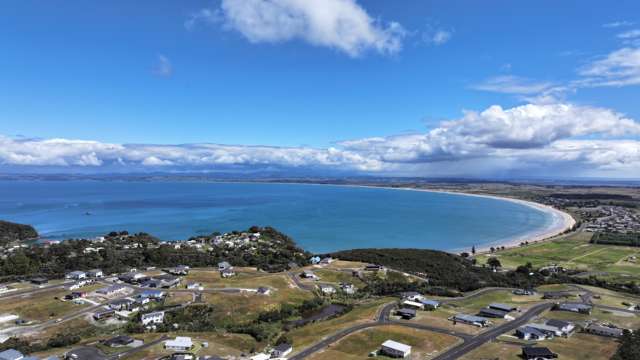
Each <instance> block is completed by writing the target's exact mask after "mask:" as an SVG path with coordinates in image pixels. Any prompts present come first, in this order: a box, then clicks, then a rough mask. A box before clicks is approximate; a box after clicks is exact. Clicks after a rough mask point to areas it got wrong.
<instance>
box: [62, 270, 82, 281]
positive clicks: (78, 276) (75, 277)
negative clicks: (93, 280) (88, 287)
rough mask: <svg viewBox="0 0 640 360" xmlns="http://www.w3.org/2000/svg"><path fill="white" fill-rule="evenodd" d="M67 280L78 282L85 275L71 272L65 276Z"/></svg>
mask: <svg viewBox="0 0 640 360" xmlns="http://www.w3.org/2000/svg"><path fill="white" fill-rule="evenodd" d="M65 277H66V278H67V279H72V280H80V279H84V278H86V277H87V273H86V272H84V271H72V272H70V273H68V274H67V276H65Z"/></svg>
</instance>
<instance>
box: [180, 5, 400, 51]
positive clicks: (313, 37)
mask: <svg viewBox="0 0 640 360" xmlns="http://www.w3.org/2000/svg"><path fill="white" fill-rule="evenodd" d="M198 21H207V22H215V23H222V24H223V26H224V28H226V29H229V30H235V31H238V32H239V33H240V34H242V35H243V36H244V37H245V38H247V40H249V41H250V42H253V43H262V42H266V43H278V42H285V41H291V40H302V41H305V42H308V43H310V44H312V45H315V46H324V47H330V48H334V49H337V50H339V51H342V52H344V53H346V54H348V55H349V56H352V57H356V56H359V55H361V54H362V53H363V52H365V51H367V50H374V51H377V52H379V53H383V54H394V53H397V52H398V51H400V50H401V48H402V40H403V38H404V37H405V36H406V31H405V30H404V28H403V27H402V26H401V25H400V24H399V23H397V22H390V23H388V24H383V23H382V22H381V21H379V20H375V19H373V18H372V17H371V16H370V15H369V14H368V13H367V12H366V10H365V9H364V8H362V7H361V6H360V5H359V4H357V3H356V1H355V0H222V3H221V6H220V8H219V9H215V10H209V9H204V10H201V11H200V12H198V13H196V14H193V15H192V16H191V17H190V18H189V19H188V20H187V22H186V23H185V26H186V27H187V28H188V29H190V28H193V26H194V25H195V24H196V23H197V22H198Z"/></svg>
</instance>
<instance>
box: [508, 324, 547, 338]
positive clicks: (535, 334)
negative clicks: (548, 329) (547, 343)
mask: <svg viewBox="0 0 640 360" xmlns="http://www.w3.org/2000/svg"><path fill="white" fill-rule="evenodd" d="M516 336H517V337H518V338H520V339H523V340H545V339H547V338H553V335H548V334H547V333H544V332H542V331H540V330H538V329H536V328H534V327H531V326H527V325H525V326H521V327H519V328H518V329H517V330H516Z"/></svg>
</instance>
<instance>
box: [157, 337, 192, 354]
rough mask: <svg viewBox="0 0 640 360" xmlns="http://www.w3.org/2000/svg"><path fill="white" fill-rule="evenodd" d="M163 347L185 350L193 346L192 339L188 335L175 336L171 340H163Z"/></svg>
mask: <svg viewBox="0 0 640 360" xmlns="http://www.w3.org/2000/svg"><path fill="white" fill-rule="evenodd" d="M164 348H165V349H167V350H174V351H187V350H191V348H193V341H191V338H190V337H188V336H177V337H176V338H175V339H173V340H167V341H165V342H164Z"/></svg>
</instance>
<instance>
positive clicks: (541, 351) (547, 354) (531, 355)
mask: <svg viewBox="0 0 640 360" xmlns="http://www.w3.org/2000/svg"><path fill="white" fill-rule="evenodd" d="M557 357H558V354H556V353H554V352H552V351H551V350H549V348H546V347H530V346H525V347H523V348H522V358H523V359H526V360H550V359H556V358H557Z"/></svg>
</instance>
